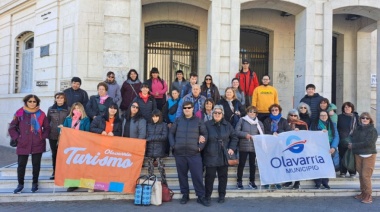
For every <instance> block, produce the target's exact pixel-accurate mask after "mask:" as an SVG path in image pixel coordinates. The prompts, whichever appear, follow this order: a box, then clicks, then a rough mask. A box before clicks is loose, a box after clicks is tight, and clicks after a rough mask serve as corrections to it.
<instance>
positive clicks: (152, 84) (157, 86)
mask: <svg viewBox="0 0 380 212" xmlns="http://www.w3.org/2000/svg"><path fill="white" fill-rule="evenodd" d="M146 83H147V84H148V86H149V90H150V94H151V95H152V96H153V97H154V98H155V99H156V104H157V109H159V110H160V111H161V110H162V107H163V106H164V104H165V103H166V94H165V93H166V91H168V85H167V84H166V82H165V80H163V79H161V78H160V76H159V72H158V69H157V68H155V67H153V68H152V70H150V79H148V80H147V81H146Z"/></svg>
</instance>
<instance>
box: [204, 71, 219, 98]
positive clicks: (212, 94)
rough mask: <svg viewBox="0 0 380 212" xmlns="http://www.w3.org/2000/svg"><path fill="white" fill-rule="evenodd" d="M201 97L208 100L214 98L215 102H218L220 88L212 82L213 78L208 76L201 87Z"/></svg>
mask: <svg viewBox="0 0 380 212" xmlns="http://www.w3.org/2000/svg"><path fill="white" fill-rule="evenodd" d="M201 95H202V96H204V97H206V98H212V99H213V100H214V102H218V101H219V99H220V94H219V90H218V87H217V86H216V85H215V84H214V82H213V81H212V76H211V75H210V74H207V75H206V76H205V79H204V81H203V82H202V85H201Z"/></svg>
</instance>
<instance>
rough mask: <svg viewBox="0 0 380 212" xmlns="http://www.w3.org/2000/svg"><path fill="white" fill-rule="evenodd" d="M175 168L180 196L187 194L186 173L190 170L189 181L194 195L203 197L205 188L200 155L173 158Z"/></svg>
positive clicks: (187, 182)
mask: <svg viewBox="0 0 380 212" xmlns="http://www.w3.org/2000/svg"><path fill="white" fill-rule="evenodd" d="M175 163H176V166H177V173H178V180H179V187H180V189H181V193H182V194H189V181H188V176H187V173H188V172H189V170H190V174H191V179H192V181H193V186H194V190H195V194H196V195H197V196H198V197H204V196H205V187H204V185H203V163H202V158H201V154H197V155H194V156H175Z"/></svg>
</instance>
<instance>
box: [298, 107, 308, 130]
mask: <svg viewBox="0 0 380 212" xmlns="http://www.w3.org/2000/svg"><path fill="white" fill-rule="evenodd" d="M297 110H298V114H299V116H300V119H301V120H302V121H304V122H306V124H307V127H308V128H310V125H311V118H310V117H311V110H310V107H309V105H308V104H306V103H304V102H300V103H299V104H298V107H297Z"/></svg>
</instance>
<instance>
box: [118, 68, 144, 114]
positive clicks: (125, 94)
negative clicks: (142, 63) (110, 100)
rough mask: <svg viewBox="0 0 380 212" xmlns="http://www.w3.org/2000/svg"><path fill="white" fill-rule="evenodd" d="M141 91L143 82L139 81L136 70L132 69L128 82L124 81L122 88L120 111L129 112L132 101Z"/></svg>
mask: <svg viewBox="0 0 380 212" xmlns="http://www.w3.org/2000/svg"><path fill="white" fill-rule="evenodd" d="M140 89H141V82H140V80H139V74H138V73H137V71H136V70H135V69H131V70H129V72H128V75H127V80H125V81H124V83H123V85H122V86H121V89H120V93H121V98H122V99H121V103H120V109H121V110H122V111H123V112H125V111H127V110H128V108H129V106H130V105H131V103H132V101H133V100H134V99H135V98H136V97H137V96H138V95H139V92H140Z"/></svg>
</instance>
